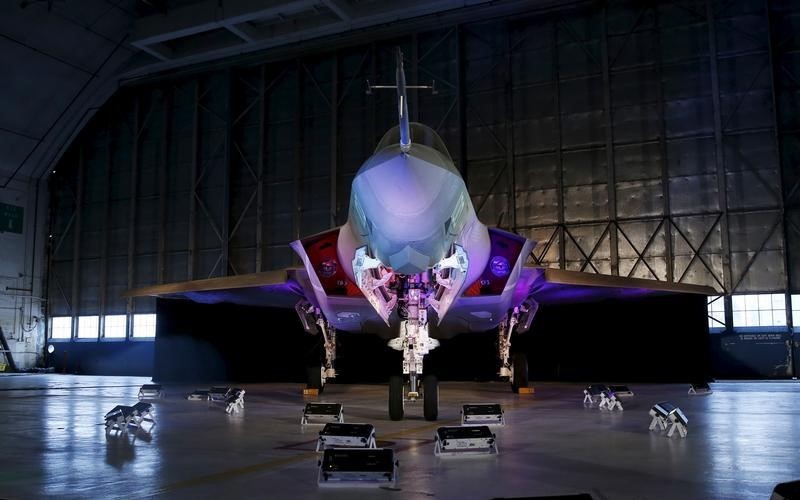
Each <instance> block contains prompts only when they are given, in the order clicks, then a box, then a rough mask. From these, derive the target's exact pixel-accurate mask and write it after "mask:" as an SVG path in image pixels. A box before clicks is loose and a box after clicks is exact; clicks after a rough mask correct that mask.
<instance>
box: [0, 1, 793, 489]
mask: <svg viewBox="0 0 800 500" xmlns="http://www.w3.org/2000/svg"><path fill="white" fill-rule="evenodd" d="M799 33H800V3H798V2H796V1H793V0H663V1H660V0H653V1H646V2H642V1H633V0H570V1H557V0H495V1H490V0H469V1H463V0H433V1H424V0H408V1H404V2H393V1H391V0H269V1H257V0H81V1H78V0H13V1H6V2H2V3H0V50H2V56H3V57H0V74H2V75H4V77H3V78H1V79H0V109H2V110H3V111H2V113H0V340H2V345H1V346H0V352H1V353H2V356H0V372H31V371H34V372H42V371H44V372H47V373H45V374H35V375H29V374H26V375H15V374H11V373H3V374H2V375H0V392H2V393H3V394H4V396H8V397H4V398H2V399H0V421H6V422H12V421H13V422H16V423H17V424H18V425H16V426H10V427H9V430H8V433H7V434H4V436H8V439H4V440H3V441H2V442H3V448H4V450H5V452H6V454H7V455H8V456H15V457H20V458H19V459H18V460H16V461H14V464H13V467H9V468H8V469H6V470H5V471H4V473H3V474H2V475H0V478H2V479H0V496H9V497H11V498H16V497H19V498H28V497H43V496H59V497H64V496H68V497H69V496H100V495H114V496H123V494H125V495H127V494H130V495H132V496H159V497H172V496H174V497H181V498H183V497H185V496H186V495H190V496H197V497H210V496H212V495H213V496H215V497H218V496H221V495H226V496H227V495H233V496H260V495H263V494H264V491H265V490H264V489H263V487H264V484H270V485H273V486H274V487H275V490H274V492H275V495H277V496H278V497H289V496H292V497H293V498H317V497H318V496H319V492H318V490H317V487H316V486H317V485H316V483H315V482H314V479H315V477H316V476H314V474H315V472H314V471H315V469H314V467H313V464H312V462H314V461H315V459H316V457H317V455H316V454H314V452H313V451H312V450H313V443H314V440H315V439H316V435H317V432H316V430H314V431H313V432H312V434H313V435H309V434H307V432H308V431H307V430H305V429H304V428H303V427H301V428H300V430H299V431H298V427H297V420H298V418H299V414H298V407H299V405H302V404H303V403H304V402H305V400H303V399H302V397H301V396H300V390H299V388H300V387H301V386H300V384H299V383H300V382H304V381H305V375H306V374H305V372H304V366H305V365H306V364H307V362H308V357H309V353H310V352H311V353H312V354H311V356H312V357H313V356H314V355H315V354H314V353H316V352H317V351H316V350H315V349H318V347H319V346H318V342H319V340H318V338H311V336H310V335H306V334H304V332H303V327H302V326H301V324H300V322H299V321H298V319H297V316H296V314H295V312H294V311H293V310H290V311H285V310H273V309H264V308H253V307H245V306H238V305H230V304H214V305H203V304H196V303H192V302H187V301H181V300H172V299H161V298H156V297H128V296H125V295H124V294H125V293H126V292H128V291H129V290H132V289H138V288H142V287H148V286H153V285H166V284H172V283H178V282H186V281H192V280H202V279H209V278H227V277H235V276H242V275H246V274H249V273H259V272H265V271H272V270H277V269H283V268H287V267H293V266H299V265H300V264H301V261H300V259H299V258H298V256H297V255H296V254H295V253H294V252H293V251H292V250H291V249H290V247H289V243H290V242H292V241H294V240H297V239H299V238H302V237H306V236H309V235H313V234H316V233H320V232H322V231H326V230H329V229H331V228H334V227H337V226H340V225H342V224H343V223H345V222H346V221H347V219H348V213H349V207H350V199H351V182H352V181H353V178H354V176H355V174H356V172H357V171H358V169H359V167H360V166H361V165H362V163H363V162H364V161H365V160H366V159H367V158H368V157H369V156H370V155H371V154H372V153H373V151H374V149H375V147H376V145H377V144H378V142H379V141H380V139H381V137H382V136H383V134H384V133H385V132H386V131H387V130H388V129H390V128H391V127H393V126H395V125H397V121H398V116H397V115H398V109H397V98H396V96H395V95H394V93H393V92H386V93H384V92H369V91H368V90H369V89H370V86H371V85H393V84H394V83H395V78H396V73H395V72H396V65H395V54H396V51H397V49H398V48H400V49H401V51H402V54H403V61H404V65H405V71H406V77H407V79H408V83H409V85H414V86H432V87H433V88H420V89H417V88H412V89H410V90H409V94H408V104H409V112H410V118H411V120H412V121H414V122H420V123H423V124H425V125H427V126H429V127H430V128H431V129H433V130H434V131H435V132H436V133H438V134H439V135H440V136H441V138H442V139H443V142H444V144H445V145H446V148H447V150H448V151H449V154H450V155H451V156H452V159H453V162H454V164H455V166H456V167H457V169H458V171H459V172H460V174H461V176H462V177H463V179H464V180H465V182H466V186H467V188H468V191H469V195H470V198H471V201H472V204H473V205H474V208H475V210H476V212H477V216H478V218H479V219H480V220H481V221H483V223H485V224H486V225H487V226H490V227H497V228H500V229H503V230H506V231H509V232H513V233H517V234H520V235H522V236H525V237H527V238H530V239H531V240H535V241H537V242H538V245H536V246H535V248H534V249H533V251H532V252H531V253H530V255H529V256H527V263H528V264H529V265H536V266H542V267H544V268H548V269H553V270H559V271H560V272H564V271H580V272H583V273H588V274H593V275H594V274H596V275H604V276H611V277H620V278H642V279H648V280H656V281H658V282H661V283H667V284H672V285H702V286H707V287H710V289H713V291H714V292H713V294H712V295H710V296H708V297H705V296H700V295H696V296H688V295H687V296H682V295H679V296H666V297H663V296H662V297H646V298H641V297H639V298H637V297H633V298H630V299H626V300H609V301H603V302H600V303H596V304H570V305H565V306H558V307H544V308H543V309H542V310H541V311H540V312H539V313H538V316H537V317H536V319H535V320H534V323H533V327H532V332H531V333H529V334H527V335H525V336H523V337H521V338H520V340H519V342H518V343H517V347H516V348H517V349H521V350H524V351H525V352H527V354H528V358H529V360H530V365H529V367H528V369H527V371H528V373H529V375H530V378H531V380H533V381H536V387H537V390H536V394H535V396H531V397H530V398H528V399H525V398H524V397H523V396H521V395H513V394H511V393H508V391H507V390H506V387H505V384H502V386H503V387H502V389H500V386H501V384H499V383H498V382H496V380H495V379H496V370H497V359H496V349H497V347H496V345H495V342H496V341H497V332H496V331H490V332H485V333H465V334H464V335H461V336H459V337H456V338H454V339H451V340H449V341H447V342H444V341H443V343H442V346H441V348H440V349H439V350H438V351H433V353H432V354H431V356H430V358H429V360H430V361H431V362H432V363H434V364H435V366H437V367H438V368H439V369H438V370H437V371H438V372H439V373H440V374H441V375H440V376H441V378H442V380H443V384H442V385H443V387H444V388H445V389H444V390H443V391H442V403H441V406H442V414H441V416H440V420H441V421H442V423H443V424H453V423H455V422H458V421H459V419H460V418H461V417H460V416H459V415H458V408H459V407H458V405H459V404H460V403H463V402H465V401H470V399H472V398H475V399H478V398H480V399H493V400H495V401H498V402H501V403H502V404H503V405H504V407H505V408H506V409H507V412H508V414H507V417H508V422H509V425H508V426H506V427H504V428H503V429H500V430H498V431H497V435H496V436H494V435H493V437H492V439H495V438H497V439H498V441H499V442H500V443H501V446H502V447H504V448H503V450H504V453H505V450H507V451H508V456H509V457H510V458H509V459H508V460H507V461H502V460H503V458H505V457H502V458H499V457H498V458H496V459H495V461H494V462H491V463H490V464H489V465H488V466H486V465H485V464H486V462H473V461H464V462H461V463H460V464H459V463H457V462H445V461H436V460H435V459H434V457H433V456H429V455H430V453H428V452H429V451H430V448H431V446H433V440H432V439H431V434H432V432H433V431H434V430H435V428H436V427H435V426H433V425H432V424H430V423H427V424H422V423H421V422H420V420H421V417H420V416H419V415H416V413H415V412H416V409H415V408H413V407H412V408H411V409H410V410H409V414H410V415H411V416H410V417H409V420H408V421H406V422H405V423H404V422H400V423H398V422H391V421H389V420H387V419H386V418H385V415H384V414H385V408H384V406H385V405H384V399H383V398H384V397H385V395H384V394H383V392H384V391H383V389H382V386H379V385H377V384H383V383H384V382H385V381H386V379H387V378H388V377H389V375H390V373H391V371H390V370H389V368H388V367H389V366H390V365H392V364H399V360H398V358H397V353H396V352H394V351H391V350H390V349H389V348H388V347H387V346H386V343H385V342H384V341H382V340H381V339H379V338H377V337H371V336H369V335H363V336H358V335H353V336H347V335H342V336H340V337H339V341H340V342H341V349H340V359H339V361H341V377H340V379H339V380H340V381H341V382H342V383H341V384H332V385H331V386H330V387H329V388H328V389H326V390H327V395H326V396H325V397H326V398H328V400H329V401H333V400H337V398H338V400H340V401H341V400H346V401H347V405H349V406H348V410H347V411H348V412H351V411H352V415H353V416H354V418H356V419H361V420H363V421H375V422H378V423H379V426H382V427H383V430H382V432H383V434H382V435H379V438H381V440H380V441H379V443H381V444H382V446H396V449H397V450H398V453H399V454H400V456H401V457H402V460H403V463H404V464H409V465H403V467H405V469H402V470H403V471H404V472H403V474H407V475H406V476H405V477H407V478H408V479H402V476H401V481H400V486H401V487H400V488H397V489H394V490H393V489H391V488H384V489H381V490H380V491H379V492H378V493H376V497H380V498H383V497H393V498H398V496H397V495H396V493H397V491H401V490H402V491H404V492H405V493H403V494H404V495H409V496H410V497H420V498H422V497H426V498H427V497H436V496H439V497H444V498H447V497H453V498H456V497H457V498H464V497H467V496H470V495H472V496H475V497H482V496H485V497H487V498H489V497H492V496H497V495H501V494H505V495H513V494H517V495H521V494H525V493H526V492H528V494H531V493H530V492H534V493H537V494H566V493H570V492H576V491H591V492H592V494H593V495H594V497H597V498H629V497H636V498H641V497H648V498H651V497H652V498H668V497H673V498H687V497H688V498H732V497H733V498H736V497H744V498H753V497H762V496H764V494H766V493H768V492H769V491H770V490H771V489H772V487H773V486H774V485H775V484H776V483H778V482H781V481H787V480H792V479H795V480H796V479H798V478H799V477H800V464H798V462H797V460H796V459H795V457H796V456H797V454H798V453H800V450H798V449H797V444H796V443H798V442H800V424H798V422H800V419H797V418H796V417H797V400H798V395H797V390H796V389H797V385H796V377H797V375H798V368H797V360H799V359H800V335H798V328H800V326H797V325H798V323H800V265H798V259H800V134H798V131H799V130H800V35H799ZM390 188H391V186H387V189H390ZM454 359H455V360H457V361H453V360H454ZM53 372H55V374H53ZM62 374H63V375H62ZM153 377H155V378H156V380H163V381H167V382H170V383H172V384H174V385H172V386H171V387H170V388H169V390H168V396H170V397H168V398H166V399H165V400H164V401H160V402H158V403H157V404H158V409H157V417H156V418H157V419H158V421H159V427H157V428H156V429H155V431H154V432H152V433H149V432H146V433H141V434H139V433H138V430H137V434H136V436H137V437H135V438H134V441H135V442H131V441H130V440H129V439H128V435H127V433H124V434H125V436H124V438H121V437H120V436H118V435H112V436H110V435H109V434H108V433H106V436H105V441H104V444H105V447H104V448H103V447H98V446H97V445H96V443H97V442H99V441H97V440H99V439H103V428H102V424H98V423H96V422H95V420H96V419H97V418H99V417H100V416H101V414H102V412H104V411H105V410H107V409H108V408H110V407H112V406H113V405H115V404H119V402H120V401H127V400H134V399H135V398H136V397H137V396H136V391H137V390H138V388H139V387H140V386H141V385H142V384H144V383H147V382H148V381H150V379H151V378H153ZM712 379H716V380H723V379H751V380H759V381H761V380H764V379H770V380H769V381H766V382H761V383H750V382H743V383H737V382H720V383H718V384H714V391H715V394H713V395H712V396H711V397H709V398H693V397H689V396H688V395H686V392H685V391H686V389H685V387H684V385H681V386H680V387H679V386H678V385H677V384H669V382H672V383H677V382H680V383H681V384H685V383H686V382H689V381H693V382H698V381H700V380H712ZM772 379H778V380H772ZM224 380H228V381H236V382H239V383H241V384H244V385H242V387H244V388H245V389H246V391H247V392H248V395H249V396H248V397H249V398H252V399H248V401H253V402H254V404H252V405H250V403H248V405H250V406H248V411H249V412H250V415H251V418H250V419H246V418H244V417H243V416H242V415H241V414H239V415H238V416H237V415H227V416H226V415H224V414H223V415H217V414H215V413H214V412H213V411H212V410H211V409H210V407H209V408H206V407H205V405H201V406H194V407H192V406H191V404H190V403H188V402H186V401H182V399H183V396H182V395H181V396H179V394H183V393H185V392H188V391H190V390H192V389H194V387H191V386H190V385H188V384H193V383H206V382H208V383H212V382H221V381H224ZM600 380H605V381H608V382H612V381H615V382H619V383H622V382H625V383H635V382H639V383H641V385H640V386H638V387H637V388H636V391H637V398H638V399H634V400H633V402H632V403H631V402H630V401H628V402H626V403H625V404H626V412H625V414H623V413H622V412H621V411H620V412H617V413H613V412H609V411H606V412H603V411H601V412H599V413H598V412H597V411H595V410H596V409H597V408H596V406H592V405H594V403H592V405H588V406H587V405H584V407H579V408H577V409H576V408H575V407H574V406H575V405H572V404H571V402H570V401H568V398H571V397H573V396H574V394H573V392H574V393H575V394H577V396H576V397H577V398H578V400H579V399H580V397H581V396H580V392H581V391H582V390H583V386H579V385H577V384H576V383H577V382H580V383H586V382H593V381H600ZM467 381H469V382H467ZM475 381H481V382H486V383H481V384H475V383H474V382H475ZM487 381H488V382H487ZM259 382H261V383H262V384H258V383H259ZM263 382H272V384H263ZM654 383H660V384H659V385H656V384H654ZM247 384H250V385H247ZM565 394H569V396H565ZM170 398H171V399H170ZM661 399H671V400H673V401H674V402H676V403H678V404H680V406H681V407H683V408H684V409H685V410H687V413H689V414H690V415H691V418H690V421H691V422H692V423H691V424H689V426H690V427H689V428H690V434H689V438H686V439H683V438H681V439H674V440H673V439H669V440H666V441H665V440H664V439H663V437H662V436H657V435H656V434H654V433H652V432H651V433H650V434H648V432H647V430H646V422H645V426H644V427H642V425H640V424H641V422H640V420H641V421H645V420H648V419H649V417H648V411H649V410H650V405H649V404H647V403H649V402H650V401H651V400H652V401H653V402H655V401H658V400H661ZM378 402H380V405H379V404H378ZM437 404H438V401H437ZM187 405H189V406H187ZM620 410H621V407H620ZM417 413H419V412H417ZM548 416H549V418H548ZM217 417H222V418H227V420H226V421H225V423H224V424H220V418H217ZM296 417H297V418H296ZM543 417H544V418H543ZM625 417H628V418H627V419H626V418H625ZM264 422H271V423H273V424H274V426H269V427H265V424H264ZM140 423H141V422H140ZM126 429H127V428H126ZM209 429H211V431H209ZM150 430H151V431H152V430H153V428H152V427H151V428H150ZM651 431H652V429H651ZM198 434H202V435H203V437H204V440H203V443H202V445H199V444H198V443H199V440H197V435H198ZM693 435H696V436H697V438H696V439H694V440H692V439H691V438H692V437H693ZM137 439H138V440H139V441H136V440H137ZM576 439H577V440H579V442H576ZM197 446H201V448H202V449H200V451H198V449H197ZM587 450H588V451H587ZM642 450H644V451H642ZM253 457H255V458H253ZM221 462H224V465H225V467H223V469H224V470H220V467H221V466H220V463H221ZM501 464H504V466H501ZM509 464H510V465H509ZM123 473H124V474H123ZM105 475H109V476H114V475H116V476H114V477H116V478H117V481H116V482H115V481H107V482H102V481H98V477H103V476H105ZM109 485H111V486H109ZM637 488H638V492H637V491H636V489H637ZM348 495H349V494H348V493H343V494H341V495H338V494H334V493H332V494H330V495H328V496H327V497H328V498H339V497H341V498H345V497H349V496H348ZM636 495H640V496H636Z"/></svg>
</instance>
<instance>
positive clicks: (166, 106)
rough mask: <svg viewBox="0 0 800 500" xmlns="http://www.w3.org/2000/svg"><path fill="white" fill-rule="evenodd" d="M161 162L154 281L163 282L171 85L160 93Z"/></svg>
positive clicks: (167, 197) (164, 276)
mask: <svg viewBox="0 0 800 500" xmlns="http://www.w3.org/2000/svg"><path fill="white" fill-rule="evenodd" d="M162 106H163V110H162V116H161V119H162V126H163V127H164V130H163V134H162V137H161V162H160V163H159V165H158V262H157V266H158V267H157V268H156V282H157V283H159V284H161V283H164V280H165V278H166V273H167V258H166V255H167V200H168V199H169V190H168V187H169V186H168V184H167V175H168V174H167V171H168V168H169V150H170V138H171V134H170V131H171V128H172V87H169V86H168V87H165V88H164V90H163V95H162Z"/></svg>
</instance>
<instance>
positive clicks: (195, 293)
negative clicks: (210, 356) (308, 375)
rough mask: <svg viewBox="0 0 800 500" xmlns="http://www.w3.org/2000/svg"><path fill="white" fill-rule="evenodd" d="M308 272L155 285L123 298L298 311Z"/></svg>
mask: <svg viewBox="0 0 800 500" xmlns="http://www.w3.org/2000/svg"><path fill="white" fill-rule="evenodd" d="M306 281H308V277H307V276H306V272H305V270H304V269H296V268H290V269H282V270H278V271H267V272H261V273H252V274H242V275H238V276H227V277H224V278H209V279H203V280H194V281H184V282H180V283H169V284H165V285H155V286H148V287H143V288H137V289H134V290H128V291H127V292H125V293H124V294H123V297H125V298H130V297H161V298H182V299H189V300H191V301H194V302H199V303H201V304H218V303H222V302H226V303H232V304H239V305H246V306H261V307H282V308H294V306H295V304H296V303H297V301H298V300H300V299H302V298H306V299H307V300H308V299H309V297H307V294H306V293H305V291H304V289H303V283H304V282H306Z"/></svg>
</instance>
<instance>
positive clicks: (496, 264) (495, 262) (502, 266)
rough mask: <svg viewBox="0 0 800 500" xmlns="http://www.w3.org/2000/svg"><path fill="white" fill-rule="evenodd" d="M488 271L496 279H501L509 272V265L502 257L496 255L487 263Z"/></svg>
mask: <svg viewBox="0 0 800 500" xmlns="http://www.w3.org/2000/svg"><path fill="white" fill-rule="evenodd" d="M489 269H491V271H492V274H494V275H495V276H496V277H498V278H503V277H505V276H508V273H509V271H511V265H510V264H509V263H508V259H506V258H505V257H503V256H502V255H496V256H494V257H492V260H491V262H489Z"/></svg>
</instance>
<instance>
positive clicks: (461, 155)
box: [456, 25, 469, 186]
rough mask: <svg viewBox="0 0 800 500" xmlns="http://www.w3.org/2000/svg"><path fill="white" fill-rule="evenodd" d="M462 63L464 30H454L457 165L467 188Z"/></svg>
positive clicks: (465, 84) (465, 91) (460, 27)
mask: <svg viewBox="0 0 800 500" xmlns="http://www.w3.org/2000/svg"><path fill="white" fill-rule="evenodd" d="M465 67H466V63H465V61H464V28H463V27H462V26H461V25H459V26H458V27H457V28H456V100H457V101H458V163H459V165H458V166H459V170H461V177H463V178H464V183H465V184H466V185H467V186H469V183H468V180H469V176H468V174H469V172H468V169H467V76H466V71H465Z"/></svg>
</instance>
